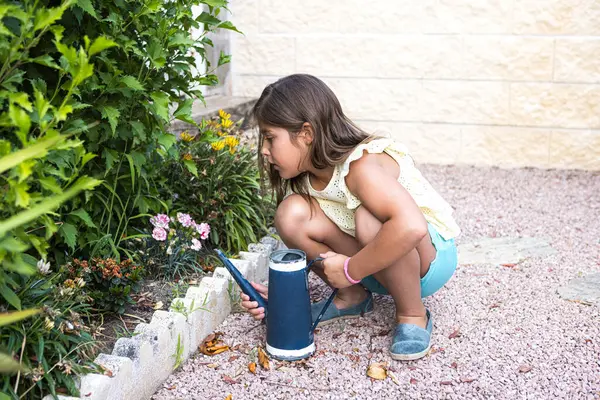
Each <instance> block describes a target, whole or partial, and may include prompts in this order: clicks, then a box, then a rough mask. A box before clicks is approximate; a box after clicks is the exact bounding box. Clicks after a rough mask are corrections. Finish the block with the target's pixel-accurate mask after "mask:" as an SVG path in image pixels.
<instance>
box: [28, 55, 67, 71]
mask: <svg viewBox="0 0 600 400" xmlns="http://www.w3.org/2000/svg"><path fill="white" fill-rule="evenodd" d="M29 61H30V62H34V63H36V64H40V65H44V66H46V67H50V68H54V69H58V70H60V69H61V68H60V66H59V65H58V64H57V63H55V62H54V59H53V58H52V57H51V56H50V55H48V54H46V55H43V56H39V57H36V58H31V59H30V60H29Z"/></svg>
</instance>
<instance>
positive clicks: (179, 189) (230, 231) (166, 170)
mask: <svg viewBox="0 0 600 400" xmlns="http://www.w3.org/2000/svg"><path fill="white" fill-rule="evenodd" d="M220 114H221V116H220V118H219V119H217V120H211V121H204V123H203V124H202V126H201V129H200V133H199V134H198V135H197V136H191V135H189V134H183V135H182V140H181V141H179V142H177V144H176V145H175V147H177V149H178V152H179V154H181V158H180V159H178V160H172V161H170V162H168V163H165V164H164V167H163V168H162V169H161V171H160V173H161V176H162V177H163V179H162V183H163V186H162V189H161V192H160V193H161V194H162V198H164V199H168V198H169V196H170V200H169V204H170V205H171V208H172V210H173V211H183V210H185V211H186V212H189V213H190V214H191V215H192V216H193V217H194V218H195V219H196V220H201V221H206V222H208V223H209V224H210V225H211V228H212V229H211V232H210V239H211V243H212V244H213V245H214V246H217V247H220V248H222V249H223V250H224V251H227V252H228V253H230V254H235V253H237V252H238V251H240V250H246V249H247V247H248V244H249V243H252V242H256V241H257V240H258V238H260V236H262V235H265V234H266V233H267V229H268V227H267V221H269V217H270V216H271V215H272V213H273V204H272V203H271V201H269V200H268V199H267V198H263V197H262V195H261V190H260V183H259V182H260V181H259V179H260V177H259V172H258V168H257V162H256V153H255V152H252V151H250V150H248V149H246V148H244V147H240V146H238V143H239V139H238V138H237V137H236V136H235V131H236V130H235V126H236V124H234V123H233V122H232V121H231V120H230V116H229V115H228V114H226V113H224V112H222V111H221V113H220Z"/></svg>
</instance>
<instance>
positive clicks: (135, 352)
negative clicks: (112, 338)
mask: <svg viewBox="0 0 600 400" xmlns="http://www.w3.org/2000/svg"><path fill="white" fill-rule="evenodd" d="M112 355H113V356H118V357H127V358H129V359H130V360H131V361H132V363H133V364H132V368H133V370H132V377H131V381H130V385H129V386H128V392H127V393H126V394H127V398H129V399H140V400H142V399H146V398H148V397H150V396H151V395H152V394H153V393H154V390H153V387H151V386H150V385H148V382H153V381H154V379H155V376H154V375H155V374H154V360H153V351H152V345H151V344H150V343H149V342H148V341H146V340H144V339H143V338H141V337H138V336H134V337H131V338H120V339H119V340H117V342H116V343H115V346H114V348H113V351H112Z"/></svg>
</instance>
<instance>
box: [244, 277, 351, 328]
mask: <svg viewBox="0 0 600 400" xmlns="http://www.w3.org/2000/svg"><path fill="white" fill-rule="evenodd" d="M342 273H343V271H342ZM250 284H251V285H252V287H253V288H254V289H256V291H257V292H258V293H259V294H260V295H261V296H262V297H263V299H265V300H267V297H268V293H269V288H267V287H266V286H265V285H261V284H260V283H254V282H250ZM241 297H242V302H241V305H242V307H244V308H245V309H246V310H247V311H248V312H249V313H250V314H252V316H253V317H254V319H255V320H257V321H260V320H261V319H263V318H264V317H265V309H264V308H263V307H259V306H258V302H256V301H250V297H249V296H248V295H247V294H245V293H242V294H241Z"/></svg>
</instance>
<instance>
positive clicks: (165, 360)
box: [134, 323, 171, 390]
mask: <svg viewBox="0 0 600 400" xmlns="http://www.w3.org/2000/svg"><path fill="white" fill-rule="evenodd" d="M134 332H135V333H136V334H137V336H136V337H139V338H140V340H144V341H147V342H148V343H149V344H150V346H151V347H152V362H153V365H154V366H153V372H154V374H153V377H154V378H153V383H152V385H154V387H155V390H156V389H157V388H158V386H160V383H161V382H163V381H164V380H165V379H167V378H168V377H169V375H171V368H170V364H169V359H170V358H171V354H169V348H170V337H171V334H170V332H169V330H168V328H167V327H166V326H162V325H157V324H155V325H150V324H145V323H141V324H138V325H137V326H136V327H135V331H134Z"/></svg>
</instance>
